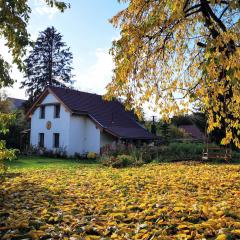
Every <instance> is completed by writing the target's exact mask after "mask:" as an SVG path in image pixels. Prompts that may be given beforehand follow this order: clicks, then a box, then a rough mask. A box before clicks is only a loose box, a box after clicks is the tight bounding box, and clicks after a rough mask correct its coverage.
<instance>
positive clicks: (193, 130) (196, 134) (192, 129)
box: [179, 125, 204, 139]
mask: <svg viewBox="0 0 240 240" xmlns="http://www.w3.org/2000/svg"><path fill="white" fill-rule="evenodd" d="M179 128H182V129H183V130H184V131H185V132H186V133H188V134H190V135H191V137H192V138H195V139H202V138H203V137H204V134H203V133H202V132H201V131H200V129H199V128H198V127H197V126H196V125H180V126H179Z"/></svg>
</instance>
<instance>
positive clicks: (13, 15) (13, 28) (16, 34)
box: [0, 0, 69, 173]
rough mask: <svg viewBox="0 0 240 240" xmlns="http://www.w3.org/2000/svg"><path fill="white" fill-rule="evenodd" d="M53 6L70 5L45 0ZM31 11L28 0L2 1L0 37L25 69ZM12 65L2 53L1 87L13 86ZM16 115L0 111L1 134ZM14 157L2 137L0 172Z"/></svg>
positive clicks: (14, 61)
mask: <svg viewBox="0 0 240 240" xmlns="http://www.w3.org/2000/svg"><path fill="white" fill-rule="evenodd" d="M45 2H46V3H47V4H48V5H49V6H51V7H57V8H58V9H59V10H60V11H64V10H65V9H66V8H67V7H69V5H67V4H65V3H64V2H62V1H57V0H45ZM30 12H31V9H30V7H29V6H28V1H27V0H4V1H0V37H2V38H3V39H4V40H5V41H6V46H7V47H8V48H9V50H10V53H11V55H12V57H13V63H15V64H17V66H18V69H19V70H20V71H21V70H23V61H22V57H23V56H24V54H25V51H26V47H27V46H28V44H29V42H30V40H29V37H30V36H29V33H28V31H27V24H28V21H29V14H30ZM10 70H11V65H10V63H8V62H7V61H6V60H5V59H4V58H3V56H2V55H1V54H0V89H1V88H3V87H10V86H12V84H13V82H14V80H13V79H12V78H11V76H10V74H9V73H10ZM14 118H15V116H14V115H13V114H9V113H3V112H2V111H0V134H6V133H7V132H8V126H9V124H10V123H11V122H12V121H13V120H14ZM13 157H14V150H8V149H7V148H6V142H5V141H4V140H2V139H0V173H1V169H5V168H4V167H3V165H4V162H3V161H4V160H5V159H11V158H13Z"/></svg>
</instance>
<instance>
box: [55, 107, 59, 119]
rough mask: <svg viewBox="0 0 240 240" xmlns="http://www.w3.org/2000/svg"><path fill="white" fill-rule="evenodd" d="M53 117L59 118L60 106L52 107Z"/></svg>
mask: <svg viewBox="0 0 240 240" xmlns="http://www.w3.org/2000/svg"><path fill="white" fill-rule="evenodd" d="M54 117H55V118H60V104H56V105H55V106H54Z"/></svg>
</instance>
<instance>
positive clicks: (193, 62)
mask: <svg viewBox="0 0 240 240" xmlns="http://www.w3.org/2000/svg"><path fill="white" fill-rule="evenodd" d="M120 2H125V1H124V0H120ZM239 7H240V3H239V1H238V0H227V1H223V0H210V1H207V0H179V1H169V0H162V1H155V0H148V1H147V0H131V1H129V4H128V6H127V8H126V9H124V10H123V11H121V12H119V13H118V14H117V15H116V16H114V17H113V18H112V19H111V22H112V23H113V25H114V26H116V27H120V29H121V37H120V39H118V40H116V41H114V42H113V47H112V49H111V53H112V55H113V57H114V60H115V70H114V73H115V74H114V77H113V81H112V82H111V83H110V84H109V85H108V98H111V97H112V96H114V95H119V96H123V97H125V101H126V105H127V107H128V108H131V107H133V108H135V109H137V110H138V109H140V108H141V107H142V106H143V105H144V104H145V103H146V102H150V103H151V104H152V105H155V106H156V107H155V110H159V112H160V113H161V115H162V116H163V118H164V119H167V118H168V117H169V116H172V115H178V114H184V113H187V112H189V110H191V106H192V103H195V104H197V106H201V108H202V110H203V111H206V112H207V113H208V131H209V132H210V131H212V130H213V129H216V128H219V129H221V128H224V129H225V136H224V138H223V139H222V144H228V143H230V142H231V141H233V142H234V144H235V145H236V146H238V147H240V140H239V136H240V124H239V107H240V84H239V78H240V69H239V59H240V50H239V36H240V31H239V26H240V24H239V23H240V21H239V14H240V12H239Z"/></svg>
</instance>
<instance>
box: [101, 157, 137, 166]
mask: <svg viewBox="0 0 240 240" xmlns="http://www.w3.org/2000/svg"><path fill="white" fill-rule="evenodd" d="M101 162H102V164H103V165H104V166H108V167H113V168H123V167H127V166H131V165H134V164H135V163H137V161H135V160H134V158H133V157H132V156H130V155H125V154H123V155H118V156H117V157H115V156H103V157H102V159H101ZM136 165H137V164H136Z"/></svg>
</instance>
